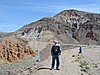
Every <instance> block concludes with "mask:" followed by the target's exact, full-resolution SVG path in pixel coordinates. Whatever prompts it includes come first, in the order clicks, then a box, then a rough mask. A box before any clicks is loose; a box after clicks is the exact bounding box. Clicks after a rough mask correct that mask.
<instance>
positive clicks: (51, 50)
mask: <svg viewBox="0 0 100 75" xmlns="http://www.w3.org/2000/svg"><path fill="white" fill-rule="evenodd" d="M53 49H54V46H52V48H51V55H52V56H54V53H53Z"/></svg>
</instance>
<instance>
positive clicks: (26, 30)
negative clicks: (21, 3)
mask: <svg viewBox="0 0 100 75" xmlns="http://www.w3.org/2000/svg"><path fill="white" fill-rule="evenodd" d="M55 40H57V41H59V42H60V44H61V48H62V55H61V66H60V69H61V70H60V71H56V70H52V71H50V70H49V68H50V64H51V59H50V49H51V46H52V45H53V44H54V41H55ZM98 45H100V14H97V13H90V12H85V11H79V10H74V9H73V10H64V11H61V12H60V13H58V14H56V15H54V16H52V17H43V18H41V19H40V20H38V21H35V22H32V23H29V24H27V25H24V26H23V27H22V28H20V29H18V30H17V31H15V32H11V33H7V32H0V74H1V75H16V74H17V75H49V74H50V75H67V74H69V75H99V74H100V62H99V60H100V51H99V48H100V47H99V46H98ZM79 46H82V47H83V48H84V52H83V56H77V53H78V47H79ZM44 59H45V60H44ZM28 73H29V74H28Z"/></svg>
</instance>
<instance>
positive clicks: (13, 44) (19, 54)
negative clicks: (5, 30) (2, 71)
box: [0, 39, 36, 62]
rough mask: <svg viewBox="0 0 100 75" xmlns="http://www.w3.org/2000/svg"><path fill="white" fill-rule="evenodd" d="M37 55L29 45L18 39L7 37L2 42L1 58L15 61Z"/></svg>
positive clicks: (0, 47) (0, 45)
mask: <svg viewBox="0 0 100 75" xmlns="http://www.w3.org/2000/svg"><path fill="white" fill-rule="evenodd" d="M35 55H36V53H35V52H34V51H32V50H31V48H30V47H29V46H27V45H26V44H25V43H24V42H22V41H19V40H17V39H7V40H4V41H2V42H1V43H0V60H3V61H8V62H15V61H18V60H21V59H25V58H27V57H32V56H35Z"/></svg>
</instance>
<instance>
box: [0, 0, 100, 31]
mask: <svg viewBox="0 0 100 75" xmlns="http://www.w3.org/2000/svg"><path fill="white" fill-rule="evenodd" d="M68 9H78V10H82V11H88V12H94V13H100V0H0V31H1V32H13V31H16V30H17V29H19V28H21V27H22V26H24V25H26V24H29V23H31V22H34V21H37V20H39V19H41V18H43V17H49V16H54V15H56V14H57V13H59V12H61V11H62V10H68Z"/></svg>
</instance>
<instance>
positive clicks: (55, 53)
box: [50, 41, 61, 70]
mask: <svg viewBox="0 0 100 75" xmlns="http://www.w3.org/2000/svg"><path fill="white" fill-rule="evenodd" d="M59 55H61V50H60V44H59V42H57V41H56V42H55V44H54V45H53V46H52V49H51V56H52V65H51V69H50V70H52V69H53V68H54V66H55V60H56V70H59V65H60V61H59Z"/></svg>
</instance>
